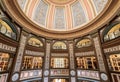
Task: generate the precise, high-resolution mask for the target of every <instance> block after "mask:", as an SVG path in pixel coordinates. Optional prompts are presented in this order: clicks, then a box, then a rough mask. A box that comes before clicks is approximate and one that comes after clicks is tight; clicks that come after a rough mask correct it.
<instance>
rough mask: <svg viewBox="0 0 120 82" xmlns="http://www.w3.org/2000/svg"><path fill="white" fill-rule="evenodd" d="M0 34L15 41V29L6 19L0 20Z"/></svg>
mask: <svg viewBox="0 0 120 82" xmlns="http://www.w3.org/2000/svg"><path fill="white" fill-rule="evenodd" d="M0 32H1V33H2V34H4V35H6V36H8V37H10V38H12V39H14V40H16V39H17V29H16V28H15V26H14V25H13V24H12V23H11V22H10V21H9V20H8V19H6V18H1V19H0Z"/></svg>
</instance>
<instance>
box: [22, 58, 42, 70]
mask: <svg viewBox="0 0 120 82" xmlns="http://www.w3.org/2000/svg"><path fill="white" fill-rule="evenodd" d="M42 63H43V58H42V57H34V56H24V59H23V65H22V69H23V70H27V69H40V68H42Z"/></svg>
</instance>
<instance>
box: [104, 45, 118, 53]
mask: <svg viewBox="0 0 120 82" xmlns="http://www.w3.org/2000/svg"><path fill="white" fill-rule="evenodd" d="M116 51H120V45H117V46H113V47H110V48H105V49H104V53H110V52H116Z"/></svg>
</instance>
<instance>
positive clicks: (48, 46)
mask: <svg viewBox="0 0 120 82" xmlns="http://www.w3.org/2000/svg"><path fill="white" fill-rule="evenodd" d="M49 61H50V43H46V59H45V69H49V64H50V62H49Z"/></svg>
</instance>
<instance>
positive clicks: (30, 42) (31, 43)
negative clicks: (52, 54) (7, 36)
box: [28, 37, 43, 47]
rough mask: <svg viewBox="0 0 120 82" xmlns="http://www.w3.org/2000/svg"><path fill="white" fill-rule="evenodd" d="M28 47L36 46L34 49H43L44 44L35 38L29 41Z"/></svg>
mask: <svg viewBox="0 0 120 82" xmlns="http://www.w3.org/2000/svg"><path fill="white" fill-rule="evenodd" d="M28 45H31V46H34V47H43V43H42V42H41V41H40V40H39V39H37V38H35V37H31V38H30V39H29V40H28Z"/></svg>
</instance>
